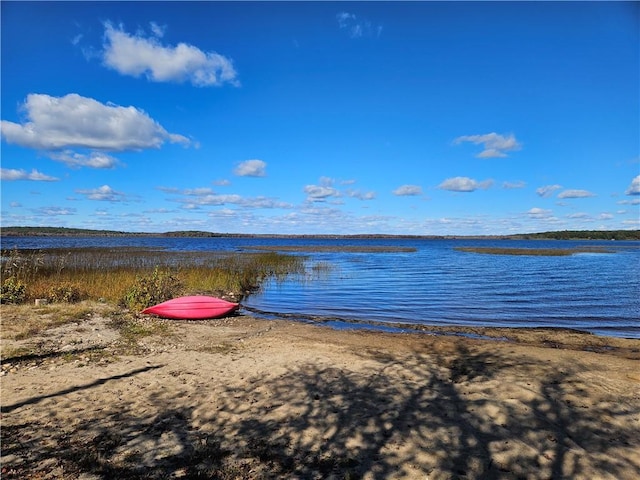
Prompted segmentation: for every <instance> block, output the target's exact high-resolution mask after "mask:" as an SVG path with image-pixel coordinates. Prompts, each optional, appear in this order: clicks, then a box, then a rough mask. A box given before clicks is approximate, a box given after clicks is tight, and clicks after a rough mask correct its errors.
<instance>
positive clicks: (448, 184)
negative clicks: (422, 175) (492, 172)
mask: <svg viewBox="0 0 640 480" xmlns="http://www.w3.org/2000/svg"><path fill="white" fill-rule="evenodd" d="M492 185H493V180H484V181H482V182H478V181H476V180H474V179H472V178H469V177H454V178H448V179H446V180H445V181H444V182H442V183H441V184H440V185H438V188H440V189H442V190H450V191H452V192H474V191H476V190H478V189H482V190H486V189H488V188H490V187H491V186H492Z"/></svg>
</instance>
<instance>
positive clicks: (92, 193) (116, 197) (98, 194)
mask: <svg viewBox="0 0 640 480" xmlns="http://www.w3.org/2000/svg"><path fill="white" fill-rule="evenodd" d="M76 193H79V194H81V195H84V196H86V197H87V199H89V200H98V201H104V202H120V201H123V200H125V197H126V195H125V194H124V193H122V192H118V191H116V190H114V189H113V188H111V187H110V186H109V185H103V186H101V187H98V188H94V189H89V190H76Z"/></svg>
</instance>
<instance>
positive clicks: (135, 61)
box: [103, 23, 239, 87]
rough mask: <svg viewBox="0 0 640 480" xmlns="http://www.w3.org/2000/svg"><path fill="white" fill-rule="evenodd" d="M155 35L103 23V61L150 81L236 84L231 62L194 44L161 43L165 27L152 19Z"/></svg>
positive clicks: (107, 64)
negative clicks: (135, 32) (132, 31)
mask: <svg viewBox="0 0 640 480" xmlns="http://www.w3.org/2000/svg"><path fill="white" fill-rule="evenodd" d="M151 29H152V31H153V34H154V36H151V37H147V38H145V37H144V36H143V34H136V35H130V34H128V33H127V32H125V31H124V30H123V29H122V27H119V28H116V27H114V26H113V25H112V24H110V23H106V24H105V42H104V45H103V46H104V53H103V61H104V63H105V65H106V66H108V67H110V68H113V69H114V70H116V71H117V72H118V73H121V74H122V75H131V76H133V77H139V76H141V75H145V76H146V77H147V79H149V80H151V81H153V82H179V83H182V82H186V81H188V82H190V83H191V84H193V85H195V86H197V87H210V86H220V85H223V84H225V83H230V84H232V85H238V84H239V83H238V81H237V73H236V71H235V69H234V67H233V62H232V61H231V60H230V59H228V58H226V57H224V56H222V55H220V54H218V53H216V52H203V51H202V50H200V49H199V48H197V47H194V46H193V45H189V44H186V43H178V45H176V46H164V45H162V44H161V43H160V41H159V38H158V37H161V36H162V35H163V34H164V29H163V28H161V27H159V26H158V25H157V24H155V23H152V24H151Z"/></svg>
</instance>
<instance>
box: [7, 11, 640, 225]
mask: <svg viewBox="0 0 640 480" xmlns="http://www.w3.org/2000/svg"><path fill="white" fill-rule="evenodd" d="M639 6H640V4H638V3H637V2H619V3H618V2H602V3H600V2H586V3H583V2H531V3H529V2H487V3H484V2H470V3H466V2H465V3H462V2H407V3H404V2H389V3H387V2H318V3H316V2H276V3H272V2H255V3H254V2H193V3H187V2H176V3H173V2H157V3H156V2H105V3H100V2H68V3H58V2H44V3H37V4H36V3H33V2H11V1H3V2H2V3H1V9H2V32H1V35H2V38H1V40H2V52H1V53H2V56H1V61H2V65H1V66H2V70H1V75H2V90H1V93H2V105H1V109H2V115H1V119H2V125H1V132H2V183H1V186H2V225H3V226H9V225H30V226H65V227H79V228H93V229H114V230H123V231H131V232H164V231H174V230H205V231H212V232H230V233H231V232H232V233H282V234H296V233H299V234H313V233H323V234H358V233H385V234H412V235H423V234H424V235H482V234H510V233H524V232H538V231H549V230H564V229H571V230H582V229H588V230H597V229H637V228H640V222H639V216H640V148H639V143H640V142H639V132H640V123H639V122H640V98H639V85H640V78H639V76H640V7H639Z"/></svg>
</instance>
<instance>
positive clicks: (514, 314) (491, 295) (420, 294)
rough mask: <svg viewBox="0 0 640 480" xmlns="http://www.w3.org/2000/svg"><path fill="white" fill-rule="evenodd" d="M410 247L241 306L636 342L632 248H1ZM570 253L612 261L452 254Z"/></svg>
mask: <svg viewBox="0 0 640 480" xmlns="http://www.w3.org/2000/svg"><path fill="white" fill-rule="evenodd" d="M274 245H277V246H280V245H288V246H289V245H290V246H299V245H320V246H326V245H329V246H340V245H350V246H357V247H367V246H392V247H411V248H415V249H416V251H414V252H391V253H355V252H320V253H318V252H315V253H314V252H305V253H295V254H296V255H304V256H306V257H307V263H306V265H307V274H306V275H302V276H294V277H290V278H288V279H286V280H285V281H281V282H278V281H275V280H273V281H269V282H267V283H266V284H265V286H264V288H263V289H262V290H261V291H260V292H257V293H255V294H253V295H251V296H250V297H248V298H246V299H244V301H243V305H244V306H245V307H247V309H248V310H250V311H251V312H255V311H256V310H259V311H260V312H263V314H264V315H265V316H266V317H278V316H281V315H286V316H287V317H288V318H294V319H295V318H296V317H299V318H300V319H308V318H314V319H316V320H321V321H322V320H325V321H327V322H329V323H330V324H332V325H343V324H344V323H343V322H347V324H350V323H349V322H375V323H380V324H382V325H384V324H386V323H387V324H388V323H403V324H414V323H418V324H423V325H430V326H434V325H435V326H450V325H454V326H489V327H491V326H493V327H495V326H500V327H560V328H572V329H578V330H584V331H588V332H592V333H596V334H599V335H607V336H618V337H628V338H640V320H639V317H640V242H593V241H589V242H586V241H585V242H579V241H541V240H536V241H524V240H522V241H521V240H472V239H461V240H429V239H399V238H398V239H395V238H394V239H298V238H291V239H281V238H163V237H113V238H108V237H83V238H77V237H11V238H3V239H2V248H12V247H14V246H15V247H18V248H51V247H65V248H66V247H69V248H72V247H86V246H108V247H117V246H143V247H150V248H164V249H169V250H197V251H209V250H210V251H220V250H224V251H243V250H250V249H251V248H252V247H255V246H274ZM492 246H496V247H518V248H563V249H564V248H573V247H589V248H590V247H594V246H603V247H605V248H607V249H611V250H613V251H614V252H615V253H579V254H574V255H571V256H520V255H518V256H511V255H487V254H478V253H470V252H463V251H459V250H456V248H455V247H492Z"/></svg>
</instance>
